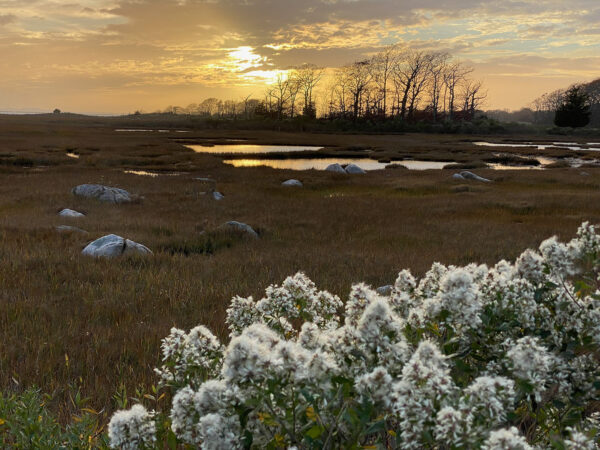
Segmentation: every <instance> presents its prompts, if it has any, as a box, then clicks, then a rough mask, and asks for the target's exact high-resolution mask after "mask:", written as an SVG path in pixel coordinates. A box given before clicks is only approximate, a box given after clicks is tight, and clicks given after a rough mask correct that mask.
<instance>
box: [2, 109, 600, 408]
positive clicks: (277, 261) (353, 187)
mask: <svg viewBox="0 0 600 450" xmlns="http://www.w3.org/2000/svg"><path fill="white" fill-rule="evenodd" d="M173 138H179V139H181V138H185V139H186V140H190V141H193V140H194V139H196V140H197V139H200V138H204V140H205V141H206V142H219V141H220V140H222V139H225V138H247V139H249V140H250V141H251V142H256V143H269V144H275V143H282V144H306V145H308V144H313V145H323V146H326V147H327V150H326V152H327V154H332V153H336V152H340V153H339V154H343V153H348V152H367V151H368V154H367V153H365V156H368V155H371V154H375V155H376V157H377V158H380V157H383V158H391V159H395V158H403V157H418V158H419V159H433V160H438V159H441V160H448V161H450V160H455V161H459V162H463V163H466V162H473V161H481V160H485V158H487V157H489V156H490V153H491V152H493V150H491V149H484V148H475V147H474V146H473V145H472V144H470V143H469V141H473V140H480V139H496V140H498V139H499V138H498V137H479V136H478V137H474V136H446V135H414V134H407V135H383V136H379V135H369V136H360V135H325V134H285V133H275V132H259V131H253V132H250V131H231V132H226V131H223V130H219V131H194V130H192V132H190V133H187V134H185V135H184V134H178V133H174V132H171V133H158V132H140V133H119V132H115V131H114V123H112V122H111V121H110V120H109V119H99V118H95V119H86V120H84V119H78V120H69V119H68V118H60V117H59V118H55V117H45V118H35V117H24V118H18V117H0V180H1V181H0V284H1V286H2V289H0V342H2V351H1V352H0V387H1V388H2V389H3V390H18V389H21V388H23V387H26V386H31V385H34V384H35V385H37V386H40V387H41V388H42V389H43V390H44V391H45V392H50V393H55V394H56V396H55V404H56V406H57V407H60V409H61V410H62V411H68V409H69V407H68V405H69V401H68V395H67V394H66V393H67V391H68V390H69V386H71V387H75V388H79V389H81V392H82V393H83V394H84V395H86V396H89V397H91V403H90V404H91V406H93V407H95V408H96V409H102V408H104V407H106V408H107V410H110V409H111V408H113V407H114V403H113V402H112V400H111V399H112V397H113V395H114V394H115V392H116V391H117V389H122V388H123V387H124V388H126V390H127V392H128V393H133V392H134V391H135V388H136V387H138V386H142V385H143V386H148V385H150V384H153V383H154V382H155V377H154V374H153V372H152V369H153V367H155V366H156V365H157V364H158V363H159V358H160V348H159V346H160V340H161V338H163V337H164V336H165V335H166V334H168V332H169V329H170V328H171V327H173V326H176V327H180V328H186V329H187V328H190V327H193V326H195V325H197V324H206V325H207V326H209V327H210V328H211V329H212V330H214V331H215V332H217V333H218V334H219V335H220V336H221V337H222V338H226V329H225V326H224V321H223V319H224V313H225V309H226V308H227V305H228V303H229V300H230V299H231V297H232V296H234V295H242V296H248V295H253V296H255V297H256V296H260V295H261V292H262V291H263V290H264V288H265V287H267V286H268V285H269V284H271V283H279V282H281V281H282V280H283V279H284V278H285V277H286V276H288V275H291V274H293V273H295V272H296V271H299V270H302V271H304V272H306V274H307V275H308V276H309V277H310V278H311V279H313V281H315V282H316V283H317V285H318V286H319V287H320V288H323V289H328V290H330V291H332V292H333V293H336V294H338V295H340V296H342V298H343V297H344V296H345V295H346V294H347V293H348V292H349V290H350V286H351V284H352V283H353V282H358V281H364V282H367V283H369V284H371V285H373V286H375V287H376V286H380V285H383V284H390V283H393V281H394V279H395V275H396V274H397V273H398V272H399V271H400V270H401V269H403V268H410V269H412V270H413V272H414V273H416V274H422V273H423V272H424V271H426V270H427V268H428V267H429V266H430V265H431V264H432V263H433V262H434V261H440V262H442V263H444V264H465V263H468V262H472V261H476V262H480V263H490V264H493V263H495V262H496V261H497V260H499V259H502V258H506V259H511V258H514V257H515V256H517V255H518V254H520V253H521V252H522V251H523V250H524V249H525V248H527V247H536V246H537V245H539V243H540V242H541V241H542V240H543V239H545V238H547V237H549V236H551V235H553V234H557V235H559V236H560V237H562V238H565V239H566V238H570V237H571V236H572V235H573V234H574V232H575V231H576V229H577V226H578V225H579V224H580V223H581V222H582V221H584V220H589V221H592V222H596V223H598V222H600V168H587V167H586V168H585V169H558V168H557V169H551V170H545V171H535V170H531V171H493V170H489V169H482V170H477V173H478V174H479V175H482V176H485V177H487V178H490V179H492V180H494V182H493V183H489V184H483V183H476V182H464V181H463V182H460V181H456V180H453V179H452V178H451V175H452V173H453V171H449V170H429V171H422V172H420V171H408V170H385V171H375V172H370V173H368V174H367V175H355V176H346V175H339V174H331V173H327V172H318V171H306V172H293V171H281V170H272V169H267V168H261V167H259V168H246V169H236V168H233V167H231V166H227V165H224V164H222V163H221V158H219V157H217V156H208V155H200V154H197V153H194V152H192V151H190V150H189V149H187V148H185V147H183V146H182V145H181V144H180V143H179V142H176V141H175V140H174V139H173ZM507 138H508V137H506V136H503V137H502V139H507ZM538 139H539V138H538ZM588 141H589V139H588ZM503 152H504V149H503ZM514 152H515V153H516V152H517V151H516V150H515V151H514ZM67 153H72V154H77V155H78V156H79V158H72V157H69V156H67ZM518 153H526V154H529V155H535V154H540V153H544V152H540V151H537V150H532V149H521V150H520V151H519V152H518ZM548 153H550V154H551V155H552V156H555V157H561V156H563V157H564V156H567V155H571V154H572V152H571V153H568V152H566V151H565V150H560V149H558V150H549V151H546V152H545V153H544V154H548ZM577 153H579V154H580V155H581V156H583V157H585V158H588V159H595V158H597V156H596V155H595V154H592V153H591V152H577ZM598 156H599V157H600V155H598ZM444 158H446V159H444ZM124 170H153V171H159V172H169V173H170V172H176V173H178V175H177V176H167V175H162V176H157V177H147V176H140V175H135V174H131V173H125V172H124ZM195 177H211V178H213V179H215V180H216V186H217V189H218V190H219V191H220V192H222V193H223V194H225V199H224V200H222V201H220V202H217V201H214V200H213V199H212V197H211V196H210V195H206V194H203V193H204V192H206V191H207V190H208V189H209V188H210V185H207V184H206V183H202V182H200V181H198V180H195V179H194V178H195ZM292 177H293V178H298V179H300V180H301V181H302V182H303V183H304V185H305V186H304V187H303V188H285V187H282V186H281V182H282V181H284V180H286V179H289V178H292ZM81 183H102V184H106V185H110V186H117V187H121V188H124V189H127V190H128V191H130V192H131V193H133V194H136V195H138V196H139V197H140V199H139V200H138V201H136V202H134V203H132V204H127V205H118V206H116V205H107V204H101V203H98V202H95V201H89V200H83V199H78V198H75V197H73V196H72V195H71V189H72V188H73V187H74V186H76V185H78V184H81ZM66 207H69V208H73V209H76V210H79V211H83V212H85V213H86V215H87V217H85V218H83V219H70V220H69V219H63V218H59V217H58V216H57V212H58V211H59V210H60V209H62V208H66ZM229 220H238V221H241V222H246V223H248V224H250V225H251V226H253V227H254V228H255V229H256V230H258V231H259V233H260V235H261V238H260V239H258V240H252V239H244V238H243V237H241V236H237V235H235V234H229V233H223V232H220V231H218V230H217V229H218V227H219V226H220V225H221V224H223V223H224V222H226V221H229ZM59 224H66V225H74V226H77V227H80V228H83V229H85V230H87V231H88V232H89V234H86V235H84V234H80V233H71V234H61V233H58V232H57V231H55V229H54V227H55V226H56V225H59ZM109 233H115V234H119V235H121V236H124V237H127V238H130V239H132V240H134V241H136V242H140V243H143V244H145V245H147V246H148V247H150V248H151V249H152V250H153V251H154V253H155V254H154V256H152V257H148V258H123V259H117V260H110V261H108V260H94V259H90V258H86V257H83V256H81V255H80V252H81V249H82V248H83V246H85V245H86V243H87V242H89V241H91V240H93V239H95V238H97V237H100V236H102V235H105V234H109Z"/></svg>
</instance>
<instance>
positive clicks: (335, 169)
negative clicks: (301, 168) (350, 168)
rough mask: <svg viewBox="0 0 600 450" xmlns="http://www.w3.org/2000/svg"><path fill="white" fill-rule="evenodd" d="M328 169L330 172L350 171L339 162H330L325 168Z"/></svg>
mask: <svg viewBox="0 0 600 450" xmlns="http://www.w3.org/2000/svg"><path fill="white" fill-rule="evenodd" d="M325 170H326V171H328V172H336V173H348V172H346V171H345V170H344V168H343V167H342V166H340V165H339V164H338V163H335V164H330V165H328V166H327V167H326V168H325Z"/></svg>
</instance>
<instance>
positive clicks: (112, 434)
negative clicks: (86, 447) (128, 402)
mask: <svg viewBox="0 0 600 450" xmlns="http://www.w3.org/2000/svg"><path fill="white" fill-rule="evenodd" d="M153 415H154V414H153V413H150V412H148V411H147V410H146V408H144V407H143V406H142V405H139V404H138V405H134V406H133V407H132V408H131V409H129V410H126V411H117V412H116V413H115V414H114V415H113V416H112V418H111V419H110V423H109V424H108V438H109V440H110V446H111V447H112V448H119V449H122V450H137V449H140V448H154V444H155V442H156V426H155V423H154V419H153Z"/></svg>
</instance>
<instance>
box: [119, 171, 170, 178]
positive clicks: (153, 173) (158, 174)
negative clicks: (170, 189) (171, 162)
mask: <svg viewBox="0 0 600 450" xmlns="http://www.w3.org/2000/svg"><path fill="white" fill-rule="evenodd" d="M123 173H129V174H132V175H140V176H144V177H152V178H156V177H159V176H162V175H164V176H169V177H176V176H177V175H179V174H178V173H156V172H148V171H146V170H124V171H123Z"/></svg>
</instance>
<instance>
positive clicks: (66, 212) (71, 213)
mask: <svg viewBox="0 0 600 450" xmlns="http://www.w3.org/2000/svg"><path fill="white" fill-rule="evenodd" d="M58 215H59V216H61V217H85V214H82V213H80V212H78V211H75V210H72V209H69V208H65V209H63V210H62V211H61V212H59V213H58Z"/></svg>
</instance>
